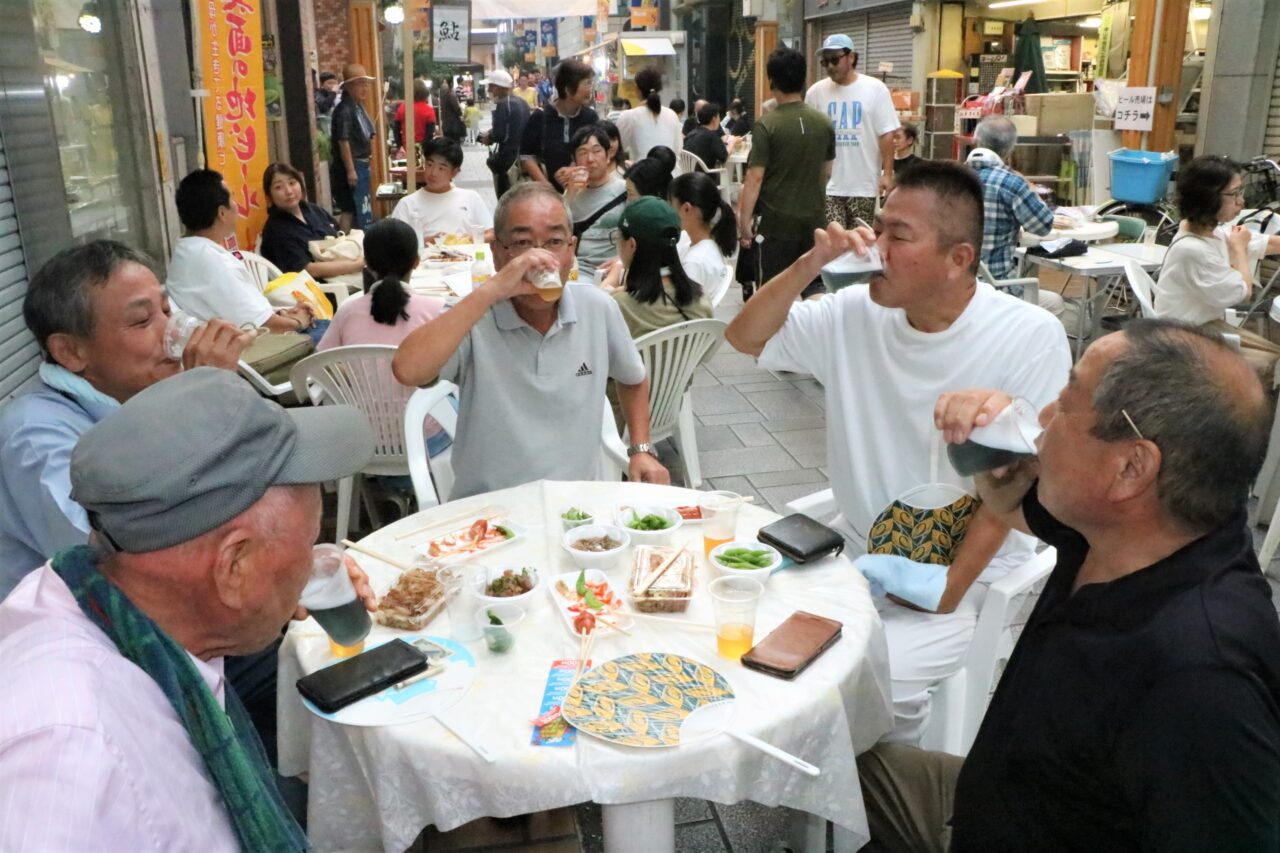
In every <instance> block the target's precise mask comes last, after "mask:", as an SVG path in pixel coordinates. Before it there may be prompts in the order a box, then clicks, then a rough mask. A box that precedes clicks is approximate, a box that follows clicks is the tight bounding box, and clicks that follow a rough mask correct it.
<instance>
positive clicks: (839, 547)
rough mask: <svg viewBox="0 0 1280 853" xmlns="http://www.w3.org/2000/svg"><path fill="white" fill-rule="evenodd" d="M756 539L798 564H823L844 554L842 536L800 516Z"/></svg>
mask: <svg viewBox="0 0 1280 853" xmlns="http://www.w3.org/2000/svg"><path fill="white" fill-rule="evenodd" d="M756 538H758V539H759V540H760V541H761V542H763V543H765V544H766V545H772V546H773V547H775V548H777V549H778V550H779V551H781V552H782V553H783V554H785V555H786V556H788V557H790V558H791V559H792V560H794V561H795V562H797V563H808V562H811V561H813V560H821V559H822V558H823V557H828V556H831V555H832V554H839V553H840V552H841V551H843V550H844V537H843V536H841V535H840V534H839V533H837V532H836V531H834V530H832V529H831V528H830V527H827V526H826V525H825V524H823V523H822V522H820V521H814V520H813V519H812V518H810V517H809V516H807V515H803V514H801V513H798V512H797V513H794V514H792V515H788V516H787V517H786V518H780V519H778V520H777V521H775V522H774V523H773V524H767V525H765V526H764V527H761V528H760V532H759V534H757V536H756Z"/></svg>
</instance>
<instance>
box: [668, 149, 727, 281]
mask: <svg viewBox="0 0 1280 853" xmlns="http://www.w3.org/2000/svg"><path fill="white" fill-rule="evenodd" d="M670 200H671V206H672V207H673V208H675V211H676V214H677V215H678V216H679V217H680V227H681V228H682V229H684V233H685V234H686V235H688V238H689V241H688V244H687V245H686V244H685V243H684V240H681V245H682V248H681V252H680V261H681V265H682V266H683V267H684V271H685V273H686V274H687V275H688V276H689V278H691V279H693V280H694V281H696V282H697V283H698V284H700V285H701V286H702V290H703V292H705V293H708V294H710V293H714V292H715V289H716V286H717V285H719V283H720V281H721V279H722V277H723V276H724V270H725V267H726V266H728V265H729V259H730V258H731V257H732V256H733V254H734V252H735V251H737V248H738V220H737V217H735V216H734V215H733V208H732V207H730V206H729V205H728V204H727V203H726V202H725V200H724V199H723V198H722V197H721V196H720V187H719V186H718V185H717V184H716V182H715V181H714V180H712V179H711V177H710V176H708V175H706V174H704V173H702V172H687V173H685V174H683V175H681V176H680V177H678V178H676V179H675V180H674V181H672V182H671V190H670Z"/></svg>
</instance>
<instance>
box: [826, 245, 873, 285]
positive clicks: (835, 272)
mask: <svg viewBox="0 0 1280 853" xmlns="http://www.w3.org/2000/svg"><path fill="white" fill-rule="evenodd" d="M883 272H884V263H883V262H881V260H880V250H879V249H877V248H876V247H875V246H874V245H873V246H871V248H870V249H869V250H868V251H867V253H866V254H865V255H855V254H854V253H853V252H845V253H844V254H843V255H841V256H840V257H838V258H836V259H835V260H834V261H832V262H831V263H829V264H827V265H826V266H825V267H823V268H822V283H823V284H824V285H826V287H827V290H830V291H831V292H833V293H834V292H835V291H837V290H841V289H843V288H846V287H849V286H851V285H854V284H868V283H870V281H871V279H873V278H875V277H876V276H877V275H880V274H881V273H883Z"/></svg>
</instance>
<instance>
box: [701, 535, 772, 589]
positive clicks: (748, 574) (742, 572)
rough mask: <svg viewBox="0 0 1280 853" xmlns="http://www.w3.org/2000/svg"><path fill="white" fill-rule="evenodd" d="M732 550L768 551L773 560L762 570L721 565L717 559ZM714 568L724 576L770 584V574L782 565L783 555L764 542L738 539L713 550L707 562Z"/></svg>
mask: <svg viewBox="0 0 1280 853" xmlns="http://www.w3.org/2000/svg"><path fill="white" fill-rule="evenodd" d="M732 548H748V549H750V550H752V551H768V552H769V555H770V556H771V557H772V558H773V559H772V560H770V562H769V565H767V566H765V567H764V568H760V569H735V568H733V567H731V566H726V565H724V564H723V563H721V562H720V561H719V560H718V559H717V557H719V556H720V555H721V554H723V553H724V552H725V551H728V550H730V549H732ZM707 562H709V563H711V565H712V567H713V568H714V569H715V570H716V571H717V572H719V573H720V574H722V575H739V576H741V577H744V578H755V579H756V580H758V581H760V583H768V581H769V574H770V573H771V572H772V571H773V570H774V569H776V568H778V566H780V565H782V554H780V553H778V549H777V548H774V547H773V546H771V545H766V544H764V543H763V542H757V541H755V540H752V539H738V540H735V541H733V542H726V543H724V544H723V545H717V546H716V547H714V548H712V549H711V555H710V559H709V560H708V561H707Z"/></svg>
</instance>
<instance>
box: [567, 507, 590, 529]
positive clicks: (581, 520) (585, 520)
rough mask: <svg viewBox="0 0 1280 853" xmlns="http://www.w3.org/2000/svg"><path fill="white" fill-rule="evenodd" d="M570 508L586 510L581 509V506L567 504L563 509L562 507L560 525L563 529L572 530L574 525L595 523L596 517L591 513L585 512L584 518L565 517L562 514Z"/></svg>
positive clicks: (580, 525)
mask: <svg viewBox="0 0 1280 853" xmlns="http://www.w3.org/2000/svg"><path fill="white" fill-rule="evenodd" d="M571 509H576V510H578V511H579V512H587V511H586V510H585V509H582V508H581V507H572V506H567V507H565V508H564V509H562V510H561V511H560V525H561V527H563V528H564V529H565V530H572V529H573V528H575V527H584V526H586V525H588V524H595V523H596V517H595V516H594V515H593V514H591V513H587V517H586V518H579V519H571V518H565V517H564V514H565V513H566V512H568V511H569V510H571Z"/></svg>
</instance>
